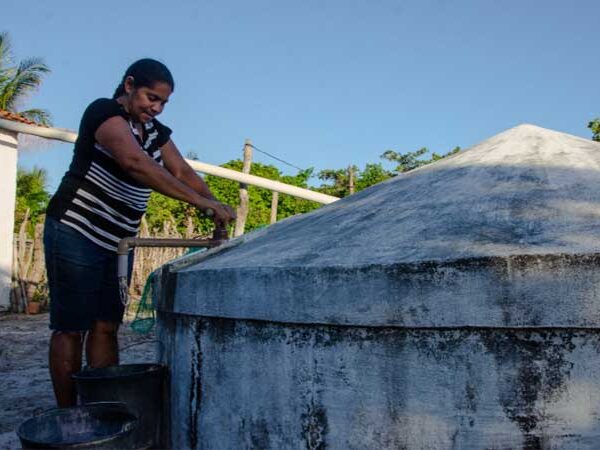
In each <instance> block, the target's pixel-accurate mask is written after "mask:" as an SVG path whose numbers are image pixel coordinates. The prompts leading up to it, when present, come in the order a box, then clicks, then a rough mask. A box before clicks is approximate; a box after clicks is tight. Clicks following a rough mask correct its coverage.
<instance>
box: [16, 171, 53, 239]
mask: <svg viewBox="0 0 600 450" xmlns="http://www.w3.org/2000/svg"><path fill="white" fill-rule="evenodd" d="M46 184H47V174H46V171H45V170H44V169H39V168H37V167H34V168H33V169H31V170H30V171H27V170H23V169H18V171H17V199H16V200H17V201H16V206H15V228H14V230H15V232H18V230H19V227H20V226H21V223H23V220H24V218H25V215H26V214H27V212H29V213H28V214H29V220H30V222H29V227H28V230H27V232H28V234H29V235H30V236H33V231H34V229H35V225H36V224H37V223H39V221H40V220H41V218H42V216H43V215H44V213H45V212H46V207H47V206H48V201H49V200H50V194H49V193H48V191H47V189H46Z"/></svg>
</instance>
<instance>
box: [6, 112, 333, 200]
mask: <svg viewBox="0 0 600 450" xmlns="http://www.w3.org/2000/svg"><path fill="white" fill-rule="evenodd" d="M0 129H5V130H8V131H13V132H16V133H23V134H30V135H33V136H38V137H42V138H46V139H53V140H57V141H63V142H70V143H74V142H75V141H76V140H77V133H75V132H73V131H70V130H66V129H61V128H50V127H40V126H37V125H28V124H25V123H20V122H13V121H11V120H6V119H0ZM186 161H187V162H188V164H189V165H190V166H191V167H192V168H193V169H194V170H196V171H198V172H202V173H205V174H207V175H213V176H216V177H221V178H226V179H228V180H233V181H238V182H240V183H245V184H249V185H252V186H257V187H261V188H264V189H268V190H270V191H275V192H280V193H282V194H288V195H291V196H293V197H298V198H302V199H305V200H311V201H313V202H317V203H321V204H324V205H326V204H328V203H333V202H335V201H336V200H339V198H337V197H334V196H332V195H327V194H321V193H320V192H315V191H311V190H310V189H305V188H300V187H298V186H292V185H290V184H285V183H281V182H279V181H273V180H269V179H268V178H262V177H257V176H256V175H249V174H245V173H242V172H237V171H235V170H231V169H226V168H224V167H219V166H215V165H212V164H207V163H203V162H200V161H195V160H190V159H186Z"/></svg>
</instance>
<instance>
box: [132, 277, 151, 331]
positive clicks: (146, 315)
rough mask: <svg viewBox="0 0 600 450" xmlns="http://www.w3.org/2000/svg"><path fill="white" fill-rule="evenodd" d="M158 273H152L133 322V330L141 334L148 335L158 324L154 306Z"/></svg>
mask: <svg viewBox="0 0 600 450" xmlns="http://www.w3.org/2000/svg"><path fill="white" fill-rule="evenodd" d="M155 275H156V272H152V273H151V274H150V276H149V277H148V279H147V280H146V284H145V286H144V290H143V292H142V298H140V302H139V303H138V306H137V310H136V312H135V318H134V319H133V321H132V322H131V325H130V326H131V329H132V330H133V331H135V332H136V333H139V334H148V333H150V332H151V331H152V329H153V328H154V323H155V322H156V313H155V311H154V310H155V305H154V296H153V295H152V286H153V285H154V277H155Z"/></svg>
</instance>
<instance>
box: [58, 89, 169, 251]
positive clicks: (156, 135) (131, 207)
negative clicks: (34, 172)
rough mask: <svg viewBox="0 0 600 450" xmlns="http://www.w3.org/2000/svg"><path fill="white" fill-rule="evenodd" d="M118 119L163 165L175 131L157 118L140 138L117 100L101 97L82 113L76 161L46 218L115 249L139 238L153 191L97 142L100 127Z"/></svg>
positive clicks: (142, 146) (104, 246)
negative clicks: (164, 148)
mask: <svg viewBox="0 0 600 450" xmlns="http://www.w3.org/2000/svg"><path fill="white" fill-rule="evenodd" d="M114 116H121V117H123V118H124V119H125V120H126V121H127V122H128V123H129V126H130V128H131V133H132V134H133V135H134V137H135V138H136V140H137V141H138V143H139V144H140V151H143V152H145V153H147V154H148V155H149V156H150V157H151V158H152V159H154V160H155V161H156V162H157V163H159V164H161V165H162V164H163V162H162V157H161V152H160V148H161V147H162V146H163V145H164V144H166V143H167V142H168V140H169V138H170V135H171V130H170V129H169V128H168V127H166V126H164V125H163V124H161V123H160V122H159V121H158V120H156V119H153V120H152V121H150V122H147V123H146V124H144V127H143V128H144V130H143V133H142V135H141V136H140V135H139V133H138V130H137V129H136V127H135V126H134V124H133V122H132V121H131V119H130V118H129V115H128V114H127V112H126V111H125V109H124V108H123V107H122V106H121V105H120V104H119V103H118V102H117V101H116V100H113V99H107V98H101V99H98V100H96V101H94V102H92V103H91V104H90V105H89V106H88V107H87V109H86V110H85V112H84V114H83V117H82V119H81V124H80V126H79V136H78V137H77V141H76V142H75V150H74V153H73V160H72V162H71V165H70V167H69V170H68V171H67V173H66V174H65V176H64V177H63V179H62V181H61V183H60V186H59V187H58V190H57V191H56V193H55V194H54V196H53V197H52V199H51V200H50V204H49V205H48V211H47V214H48V216H51V217H53V218H55V219H56V220H59V221H60V222H61V223H64V224H65V225H68V226H70V227H72V228H73V229H75V230H77V231H78V232H79V233H81V234H82V235H83V236H85V237H86V238H88V239H89V240H91V241H92V242H94V243H95V244H97V245H99V246H100V247H102V248H105V249H107V250H113V251H116V250H117V246H118V244H119V241H120V240H121V239H123V238H125V237H131V236H135V235H136V234H137V232H138V229H139V226H140V222H141V220H142V216H143V215H144V213H145V212H146V206H147V203H148V199H149V198H150V193H151V192H152V191H151V189H148V188H147V187H146V186H144V185H142V184H140V183H138V182H137V181H135V180H134V179H133V178H132V177H131V176H129V175H128V174H127V173H126V172H125V171H123V170H122V169H121V168H120V167H119V165H118V164H117V162H116V161H115V160H114V158H113V157H112V155H111V154H110V152H109V151H108V150H107V149H105V148H103V147H102V146H101V145H100V144H99V143H98V142H96V139H95V137H94V134H95V133H96V130H97V129H98V127H99V126H100V125H101V124H102V123H104V122H105V121H106V120H108V119H109V118H111V117H114Z"/></svg>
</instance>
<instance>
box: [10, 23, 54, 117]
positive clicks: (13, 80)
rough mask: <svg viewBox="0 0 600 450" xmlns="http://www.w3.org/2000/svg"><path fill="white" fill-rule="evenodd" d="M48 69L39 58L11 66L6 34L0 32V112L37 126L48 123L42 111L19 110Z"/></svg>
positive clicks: (47, 115)
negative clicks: (13, 115) (12, 113)
mask: <svg viewBox="0 0 600 450" xmlns="http://www.w3.org/2000/svg"><path fill="white" fill-rule="evenodd" d="M48 72H50V69H49V68H48V66H46V64H45V63H44V61H43V60H42V59H41V58H27V59H24V60H22V61H20V62H19V63H17V64H16V65H13V56H12V52H11V45H10V39H9V36H8V33H6V32H4V33H0V109H3V110H6V111H11V112H14V113H17V114H19V115H21V116H23V117H25V118H27V119H29V120H33V121H34V122H37V123H39V124H41V125H47V126H50V125H51V124H52V121H51V118H50V113H49V112H48V111H46V110H44V109H27V110H19V106H20V105H21V104H22V103H23V102H24V100H25V98H26V97H27V96H28V95H29V94H31V93H32V92H34V91H35V90H37V89H38V88H39V86H40V85H41V83H42V78H43V76H44V75H45V74H47V73H48Z"/></svg>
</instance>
